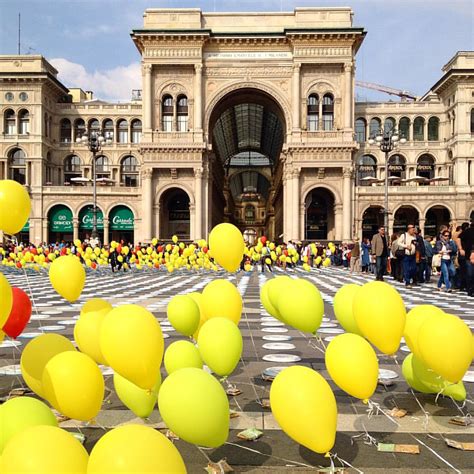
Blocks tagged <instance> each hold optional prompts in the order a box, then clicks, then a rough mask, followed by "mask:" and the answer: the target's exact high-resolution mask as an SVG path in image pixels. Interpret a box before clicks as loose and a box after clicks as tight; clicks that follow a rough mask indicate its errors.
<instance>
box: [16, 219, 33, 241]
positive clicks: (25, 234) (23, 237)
mask: <svg viewBox="0 0 474 474" xmlns="http://www.w3.org/2000/svg"><path fill="white" fill-rule="evenodd" d="M16 238H17V240H18V243H19V244H24V245H28V244H29V243H30V220H29V219H28V220H27V221H26V224H25V225H24V226H23V229H21V230H20V232H18V234H16Z"/></svg>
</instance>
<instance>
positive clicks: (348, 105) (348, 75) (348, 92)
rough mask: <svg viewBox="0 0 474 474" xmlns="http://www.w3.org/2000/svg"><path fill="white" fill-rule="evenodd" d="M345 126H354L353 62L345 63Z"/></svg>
mask: <svg viewBox="0 0 474 474" xmlns="http://www.w3.org/2000/svg"><path fill="white" fill-rule="evenodd" d="M344 84H345V89H344V96H345V97H344V128H352V64H345V65H344Z"/></svg>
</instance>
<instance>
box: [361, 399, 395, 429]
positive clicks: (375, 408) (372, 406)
mask: <svg viewBox="0 0 474 474" xmlns="http://www.w3.org/2000/svg"><path fill="white" fill-rule="evenodd" d="M367 403H368V405H369V408H368V409H367V416H368V418H371V417H372V416H373V415H374V414H375V415H378V414H379V413H380V414H382V415H385V416H386V417H387V418H388V419H389V420H390V421H391V422H392V423H395V424H396V425H397V426H400V423H398V421H397V420H395V419H394V418H392V417H391V416H390V415H389V414H388V413H387V412H386V411H385V410H384V409H383V408H382V407H381V406H380V404H378V403H376V402H373V401H372V400H368V401H367Z"/></svg>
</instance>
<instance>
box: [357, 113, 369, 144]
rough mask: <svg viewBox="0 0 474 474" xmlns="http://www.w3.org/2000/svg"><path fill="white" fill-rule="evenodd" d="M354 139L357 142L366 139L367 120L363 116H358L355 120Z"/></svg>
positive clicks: (362, 141)
mask: <svg viewBox="0 0 474 474" xmlns="http://www.w3.org/2000/svg"><path fill="white" fill-rule="evenodd" d="M355 134H356V140H357V141H358V142H359V143H364V142H365V141H366V140H367V122H366V121H365V119H363V118H358V119H357V120H356V121H355Z"/></svg>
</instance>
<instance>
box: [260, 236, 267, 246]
mask: <svg viewBox="0 0 474 474" xmlns="http://www.w3.org/2000/svg"><path fill="white" fill-rule="evenodd" d="M266 241H267V238H266V237H265V236H264V235H263V236H262V237H260V242H262V244H263V245H265V242H266Z"/></svg>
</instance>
